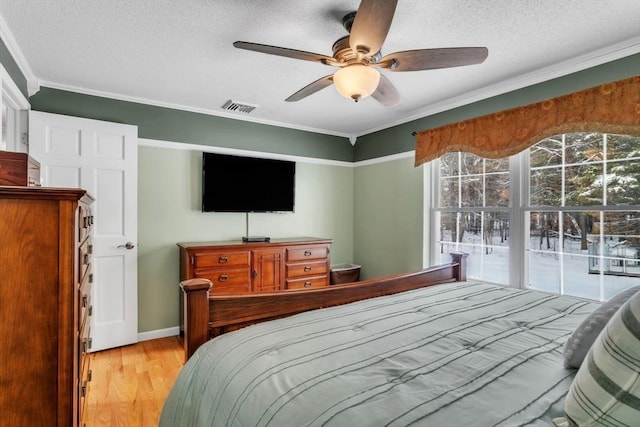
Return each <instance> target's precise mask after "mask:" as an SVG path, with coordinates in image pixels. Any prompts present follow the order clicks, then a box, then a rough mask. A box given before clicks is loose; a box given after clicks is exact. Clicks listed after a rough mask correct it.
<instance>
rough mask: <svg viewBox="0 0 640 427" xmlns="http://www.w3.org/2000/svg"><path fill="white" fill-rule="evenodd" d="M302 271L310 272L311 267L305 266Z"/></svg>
mask: <svg viewBox="0 0 640 427" xmlns="http://www.w3.org/2000/svg"><path fill="white" fill-rule="evenodd" d="M304 271H305V273H308V272H310V271H311V266H310V265H305V266H304Z"/></svg>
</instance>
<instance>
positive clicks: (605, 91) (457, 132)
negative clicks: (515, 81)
mask: <svg viewBox="0 0 640 427" xmlns="http://www.w3.org/2000/svg"><path fill="white" fill-rule="evenodd" d="M569 132H603V133H617V134H627V135H634V136H640V76H635V77H630V78H628V79H624V80H619V81H616V82H611V83H607V84H603V85H601V86H596V87H593V88H589V89H585V90H582V91H580V92H575V93H572V94H569V95H564V96H560V97H557V98H552V99H548V100H546V101H542V102H537V103H535V104H530V105H527V106H524V107H518V108H513V109H510V110H505V111H501V112H498V113H493V114H489V115H486V116H481V117H477V118H474V119H470V120H465V121H462V122H458V123H453V124H450V125H446V126H442V127H439V128H435V129H427V130H424V131H421V132H417V133H416V159H415V164H416V166H419V165H421V164H423V163H426V162H428V161H430V160H433V159H436V158H438V157H440V156H441V155H443V154H445V153H447V152H453V151H465V152H470V153H473V154H476V155H478V156H481V157H487V158H493V159H495V158H501V157H507V156H511V155H513V154H516V153H518V152H520V151H522V150H524V149H526V148H528V147H530V146H531V145H533V144H535V143H537V142H539V141H540V140H542V139H544V138H547V137H549V136H552V135H556V134H559V133H569Z"/></svg>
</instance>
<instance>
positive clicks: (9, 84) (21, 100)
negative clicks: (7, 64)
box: [0, 64, 31, 110]
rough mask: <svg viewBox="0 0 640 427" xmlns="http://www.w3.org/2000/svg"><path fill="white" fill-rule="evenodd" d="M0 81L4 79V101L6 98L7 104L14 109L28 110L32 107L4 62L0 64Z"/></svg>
mask: <svg viewBox="0 0 640 427" xmlns="http://www.w3.org/2000/svg"><path fill="white" fill-rule="evenodd" d="M0 81H2V102H4V101H5V100H6V101H7V106H8V107H10V108H13V109H14V110H28V109H30V108H31V104H30V103H29V100H28V99H27V98H26V97H25V96H24V95H23V94H22V92H20V89H19V88H18V85H16V83H15V82H14V81H13V79H12V78H11V76H10V75H9V73H8V72H7V70H6V68H4V66H3V65H2V64H0Z"/></svg>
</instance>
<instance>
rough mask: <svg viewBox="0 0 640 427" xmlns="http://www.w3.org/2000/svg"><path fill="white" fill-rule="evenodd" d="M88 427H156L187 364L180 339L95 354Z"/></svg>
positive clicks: (88, 406) (164, 340) (146, 342)
mask: <svg viewBox="0 0 640 427" xmlns="http://www.w3.org/2000/svg"><path fill="white" fill-rule="evenodd" d="M90 357H91V370H92V371H93V377H92V379H91V382H90V388H89V393H88V395H87V399H88V400H87V406H86V407H85V411H87V417H86V423H87V427H116V426H122V427H147V426H148V427H155V426H157V425H158V420H159V418H160V412H161V411H162V405H163V404H164V401H165V399H166V397H167V395H168V394H169V390H170V389H171V386H172V385H173V383H174V381H175V379H176V377H177V376H178V373H179V372H180V369H181V368H182V366H183V364H184V363H183V362H184V349H183V347H182V341H181V340H180V338H179V337H169V338H161V339H156V340H150V341H143V342H140V343H137V344H134V345H130V346H125V347H119V348H115V349H110V350H105V351H99V352H95V353H91V355H90Z"/></svg>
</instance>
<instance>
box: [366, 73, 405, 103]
mask: <svg viewBox="0 0 640 427" xmlns="http://www.w3.org/2000/svg"><path fill="white" fill-rule="evenodd" d="M371 96H372V97H373V98H374V99H375V100H376V101H378V102H379V103H381V104H382V105H384V106H385V107H395V106H396V105H398V104H400V94H399V93H398V91H397V90H396V88H395V86H393V85H392V84H391V81H390V80H389V79H388V78H386V77H385V76H383V75H382V74H380V83H378V87H377V88H376V90H375V92H373V93H372V94H371Z"/></svg>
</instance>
